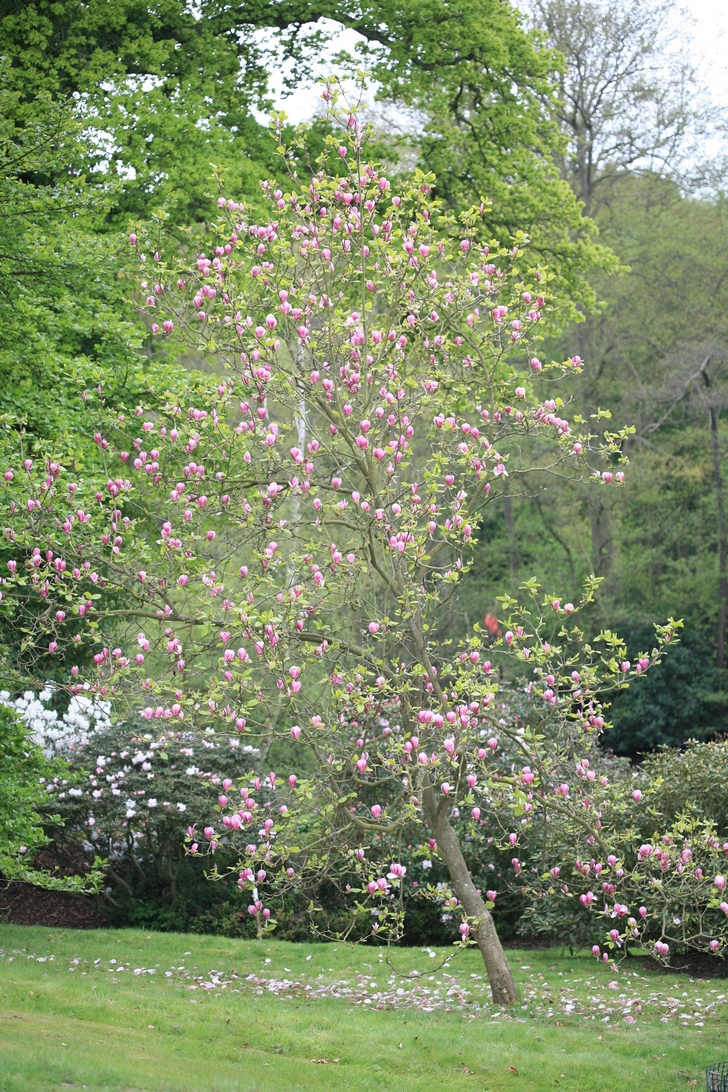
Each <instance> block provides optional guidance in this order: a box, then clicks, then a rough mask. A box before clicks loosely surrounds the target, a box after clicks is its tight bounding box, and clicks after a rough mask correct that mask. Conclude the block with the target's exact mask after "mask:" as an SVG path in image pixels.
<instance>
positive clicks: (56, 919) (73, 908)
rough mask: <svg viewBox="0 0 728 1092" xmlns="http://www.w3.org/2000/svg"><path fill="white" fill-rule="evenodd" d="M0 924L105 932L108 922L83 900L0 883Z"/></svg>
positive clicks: (11, 882) (23, 885)
mask: <svg viewBox="0 0 728 1092" xmlns="http://www.w3.org/2000/svg"><path fill="white" fill-rule="evenodd" d="M0 920H3V921H6V922H9V923H11V924H12V925H47V926H50V927H52V928H54V929H58V928H62V929H108V928H109V922H108V919H107V918H106V917H105V916H104V915H103V914H102V913H101V912H100V911H99V910H97V909H96V907H94V906H92V905H91V903H88V902H86V901H85V900H84V899H81V898H76V897H75V896H73V895H67V894H65V893H64V892H62V891H44V890H43V889H42V888H40V887H34V886H33V885H32V884H29V883H20V882H17V881H12V880H11V881H7V880H3V879H0Z"/></svg>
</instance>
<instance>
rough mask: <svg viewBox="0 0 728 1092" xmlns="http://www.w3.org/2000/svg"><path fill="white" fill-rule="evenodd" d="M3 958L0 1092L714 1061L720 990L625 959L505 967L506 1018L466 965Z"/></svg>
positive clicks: (199, 943) (402, 1084) (106, 948)
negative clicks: (511, 1004) (515, 991)
mask: <svg viewBox="0 0 728 1092" xmlns="http://www.w3.org/2000/svg"><path fill="white" fill-rule="evenodd" d="M0 949H1V952H0V1089H2V1090H3V1092H5V1090H8V1092H16V1090H18V1092H36V1090H41V1089H42V1090H46V1089H62V1088H87V1089H90V1090H95V1089H124V1090H126V1092H137V1090H141V1089H143V1090H145V1092H153V1090H154V1092H157V1090H163V1089H164V1090H166V1089H170V1090H171V1089H174V1090H175V1092H188V1090H189V1092H193V1090H194V1092H198V1090H199V1092H233V1090H235V1092H258V1090H260V1092H263V1090H269V1089H270V1090H273V1089H275V1090H276V1092H280V1090H285V1092H288V1090H289V1089H291V1090H293V1089H354V1090H356V1092H367V1090H369V1089H372V1090H374V1089H376V1090H377V1092H381V1090H382V1089H397V1092H404V1090H407V1089H423V1090H424V1089H441V1088H447V1089H461V1088H462V1089H467V1088H470V1089H478V1090H479V1092H485V1090H490V1092H500V1090H502V1089H511V1090H516V1089H518V1088H519V1087H520V1088H525V1089H529V1088H532V1089H559V1090H564V1092H566V1090H570V1092H632V1090H634V1092H637V1090H640V1092H647V1090H653V1089H654V1090H655V1092H657V1090H658V1089H659V1090H660V1092H670V1090H673V1089H685V1088H689V1087H691V1086H692V1087H695V1086H698V1084H699V1085H700V1086H701V1087H702V1086H703V1082H704V1078H703V1075H702V1071H703V1070H704V1068H705V1066H706V1064H708V1063H709V1062H711V1061H715V1060H717V1059H720V1058H721V1057H725V1056H728V1044H726V1042H725V1026H726V1023H725V1021H726V1015H728V1007H727V1006H726V1001H725V993H724V990H726V991H728V985H723V984H722V983H721V982H720V981H719V980H713V981H707V982H705V981H701V980H700V979H697V980H695V981H693V980H692V979H689V978H687V977H684V976H675V977H665V976H659V975H655V974H648V975H641V974H640V973H639V966H640V963H639V960H630V961H628V963H627V964H624V965H623V967H622V969H620V970H618V971H615V970H614V969H612V968H610V967H605V966H603V965H600V964H596V965H595V962H594V960H593V959H592V958H591V957H589V956H586V955H583V956H576V957H569V956H564V955H561V956H557V955H556V954H555V953H553V952H548V951H547V952H514V953H511V961H512V964H513V966H514V968H515V970H516V976H517V979H518V982H519V987H520V989H521V992H522V996H523V998H524V1004H523V1007H520V1008H518V1009H517V1010H515V1011H514V1012H513V1013H512V1014H510V1015H508V1014H504V1013H499V1012H498V1010H496V1009H494V1008H493V1007H492V1006H491V1005H490V1003H489V1000H488V991H487V984H486V983H485V981H484V979H483V978H482V963H481V962H480V961H479V957H478V955H477V953H475V952H472V951H468V952H466V953H465V954H464V955H461V956H459V957H458V958H457V960H455V961H454V963H452V964H450V965H449V966H448V967H447V968H444V969H440V970H437V968H438V967H439V965H440V962H441V956H442V955H443V953H442V952H438V953H436V954H435V955H431V954H430V952H431V951H432V950H431V949H430V950H429V951H427V950H423V951H421V950H417V949H415V950H411V949H410V950H400V951H397V952H396V953H395V954H394V955H393V960H392V962H393V963H394V965H395V967H396V968H397V970H398V971H401V972H403V976H402V977H400V976H399V975H397V974H394V973H393V972H392V970H391V969H390V967H389V966H387V964H386V961H385V957H386V953H385V952H384V951H383V950H382V949H377V948H371V947H366V948H350V947H347V946H345V945H341V944H339V945H336V944H326V945H323V944H289V943H284V942H277V941H274V940H263V941H238V940H228V939H225V938H221V937H209V936H190V935H179V934H159V933H155V934H148V933H143V932H138V931H133V930H123V931H121V930H120V931H112V930H98V931H89V932H73V931H70V930H69V931H58V930H52V929H43V928H26V927H22V926H12V925H4V926H0ZM122 968H123V969H122ZM412 970H417V971H419V977H417V978H411V977H408V975H409V972H410V971H412ZM721 985H723V989H721Z"/></svg>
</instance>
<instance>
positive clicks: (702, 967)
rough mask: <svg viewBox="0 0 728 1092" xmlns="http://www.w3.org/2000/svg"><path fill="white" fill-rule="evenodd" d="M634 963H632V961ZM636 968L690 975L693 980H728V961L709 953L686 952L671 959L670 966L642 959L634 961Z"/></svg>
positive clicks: (655, 972)
mask: <svg viewBox="0 0 728 1092" xmlns="http://www.w3.org/2000/svg"><path fill="white" fill-rule="evenodd" d="M630 962H632V961H630ZM633 963H634V965H635V968H636V966H637V964H638V963H639V968H640V970H643V971H651V972H652V973H653V974H688V975H690V977H691V978H728V961H726V960H725V959H721V958H720V957H719V956H714V955H709V954H708V953H707V952H684V953H682V954H681V955H674V956H672V957H671V958H670V964H669V966H667V967H666V966H665V965H664V964H663V963H660V962H659V960H656V959H649V958H641V959H639V960H638V959H635V960H634V961H633Z"/></svg>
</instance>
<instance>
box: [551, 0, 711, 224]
mask: <svg viewBox="0 0 728 1092" xmlns="http://www.w3.org/2000/svg"><path fill="white" fill-rule="evenodd" d="M529 7H530V11H531V13H532V19H533V24H534V25H535V26H536V27H537V28H538V30H539V31H540V32H541V33H542V34H543V36H544V38H545V40H546V41H547V42H548V44H549V46H551V47H552V49H554V50H555V51H557V52H558V53H559V54H560V55H561V57H562V59H563V63H562V65H561V68H560V72H559V77H558V82H559V95H558V102H557V105H556V115H555V116H556V118H557V119H558V123H559V125H560V127H561V129H562V132H563V133H564V135H565V137H566V139H567V147H566V150H565V153H564V155H563V156H562V157H561V169H562V174H563V176H564V177H565V178H567V179H568V180H569V181H570V182H571V184H572V186H573V188H574V191H575V193H576V194H577V195H578V197H579V198H580V200H581V201H582V202H583V204H584V211H585V214H586V215H587V216H591V215H594V214H595V213H596V212H598V210H599V208H600V207H601V205H602V204H603V203H604V201H606V200H607V195H608V193H609V188H610V183H611V182H612V181H613V180H614V179H615V177H616V176H618V175H619V174H621V173H624V172H625V171H629V172H631V173H635V172H644V171H649V172H653V173H655V172H656V173H659V174H665V173H670V172H672V171H673V170H674V169H675V168H676V166H677V165H678V164H679V163H681V162H684V154H685V153H686V151H687V150H688V144H689V143H692V138H694V137H695V135H696V134H697V132H698V131H700V130H701V129H702V128H703V127H704V126H705V124H706V122H707V116H706V114H707V112H708V111H707V103H706V101H705V97H704V95H703V94H702V89H701V87H700V84H699V82H698V79H697V74H696V69H695V65H694V64H693V63H692V62H691V61H690V60H689V59H688V57H687V54H686V51H685V49H684V44H685V34H686V25H685V20H684V19H682V20H680V19H679V18H675V15H676V12H675V6H674V4H672V3H671V2H670V0H530V4H529ZM691 150H692V149H691Z"/></svg>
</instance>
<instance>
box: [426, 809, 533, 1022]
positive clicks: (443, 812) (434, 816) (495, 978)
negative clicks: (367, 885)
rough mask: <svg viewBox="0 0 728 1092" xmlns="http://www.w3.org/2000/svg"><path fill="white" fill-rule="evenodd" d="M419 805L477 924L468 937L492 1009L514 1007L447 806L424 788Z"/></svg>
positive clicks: (499, 951)
mask: <svg viewBox="0 0 728 1092" xmlns="http://www.w3.org/2000/svg"><path fill="white" fill-rule="evenodd" d="M423 804H424V807H425V813H426V815H427V819H428V822H429V824H430V827H431V829H432V833H433V835H434V837H435V841H436V842H437V852H438V853H439V854H440V857H441V858H442V860H443V861H444V862H445V864H446V865H447V868H448V871H449V873H450V879H451V881H452V886H453V890H454V892H455V894H456V895H457V897H458V899H459V900H460V902H461V903H462V905H463V909H464V910H465V913H466V914H467V916H468V918H470V919H471V920H472V919H475V921H476V923H477V924H476V925H475V927H474V929H473V934H472V935H473V937H474V939H475V942H476V944H477V945H478V948H479V949H480V953H481V955H482V957H483V962H484V963H485V969H486V971H487V973H488V981H489V982H490V991H491V994H492V997H493V1001H494V1003H495V1004H496V1005H515V1004H516V1003H517V1001H518V991H517V989H516V984H515V982H514V981H513V976H512V974H511V969H510V967H509V966H508V960H507V959H506V956H505V952H504V951H503V948H502V947H501V942H500V940H499V939H498V933H497V932H496V928H495V923H494V921H493V917H492V915H491V913H490V911H489V910H487V909H486V906H485V903H484V902H483V899H482V898H481V897H480V895H479V894H478V892H477V891H476V889H475V885H474V884H473V881H472V880H471V878H470V873H469V872H468V866H467V865H466V863H465V858H464V857H463V854H462V850H461V849H460V845H459V842H458V837H457V834H456V833H455V831H454V830H453V828H452V826H451V825H450V820H449V818H448V814H447V802H446V800H444V799H443V800H442V801H440V802H438V800H437V797H436V796H435V792H434V790H433V789H432V788H427V789H425V790H424V795H423Z"/></svg>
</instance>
